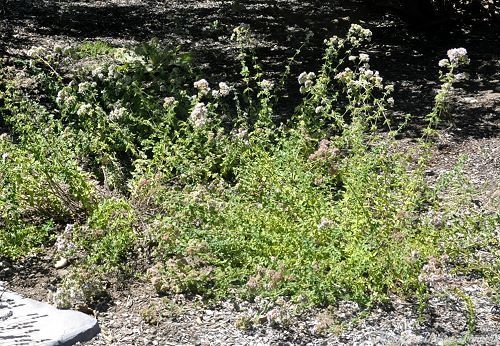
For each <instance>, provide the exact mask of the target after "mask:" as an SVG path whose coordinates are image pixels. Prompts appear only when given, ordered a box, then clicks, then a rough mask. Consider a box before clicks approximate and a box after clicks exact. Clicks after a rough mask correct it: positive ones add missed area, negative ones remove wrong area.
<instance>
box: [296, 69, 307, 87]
mask: <svg viewBox="0 0 500 346" xmlns="http://www.w3.org/2000/svg"><path fill="white" fill-rule="evenodd" d="M298 81H299V84H300V85H302V84H304V83H305V82H306V81H307V72H302V73H301V74H299V78H298Z"/></svg>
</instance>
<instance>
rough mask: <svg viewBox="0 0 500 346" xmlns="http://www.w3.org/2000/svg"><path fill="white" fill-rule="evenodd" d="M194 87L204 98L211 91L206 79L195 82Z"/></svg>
mask: <svg viewBox="0 0 500 346" xmlns="http://www.w3.org/2000/svg"><path fill="white" fill-rule="evenodd" d="M193 86H194V87H195V88H196V89H198V94H199V95H202V96H204V95H207V94H208V92H209V91H210V85H209V84H208V82H207V80H206V79H200V80H199V81H196V82H194V83H193Z"/></svg>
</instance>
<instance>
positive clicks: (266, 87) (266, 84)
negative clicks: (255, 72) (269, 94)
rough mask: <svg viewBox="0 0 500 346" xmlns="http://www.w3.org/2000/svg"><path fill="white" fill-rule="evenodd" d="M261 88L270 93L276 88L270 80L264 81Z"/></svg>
mask: <svg viewBox="0 0 500 346" xmlns="http://www.w3.org/2000/svg"><path fill="white" fill-rule="evenodd" d="M260 87H261V88H262V90H264V91H270V90H272V89H273V88H274V83H273V82H272V81H270V80H269V79H263V80H262V81H261V82H260Z"/></svg>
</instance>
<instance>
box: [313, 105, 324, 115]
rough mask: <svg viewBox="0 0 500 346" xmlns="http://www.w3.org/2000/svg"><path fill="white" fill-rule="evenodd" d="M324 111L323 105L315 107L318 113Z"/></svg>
mask: <svg viewBox="0 0 500 346" xmlns="http://www.w3.org/2000/svg"><path fill="white" fill-rule="evenodd" d="M322 111H323V107H322V106H318V107H316V108H315V109H314V112H315V113H316V114H319V113H321V112H322Z"/></svg>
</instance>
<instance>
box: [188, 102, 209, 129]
mask: <svg viewBox="0 0 500 346" xmlns="http://www.w3.org/2000/svg"><path fill="white" fill-rule="evenodd" d="M189 120H190V121H191V123H192V124H193V126H194V127H196V128H201V127H203V126H205V125H206V124H207V123H208V108H207V106H205V104H204V103H203V102H199V103H197V104H196V105H195V106H194V108H193V110H192V111H191V115H190V116H189Z"/></svg>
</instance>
